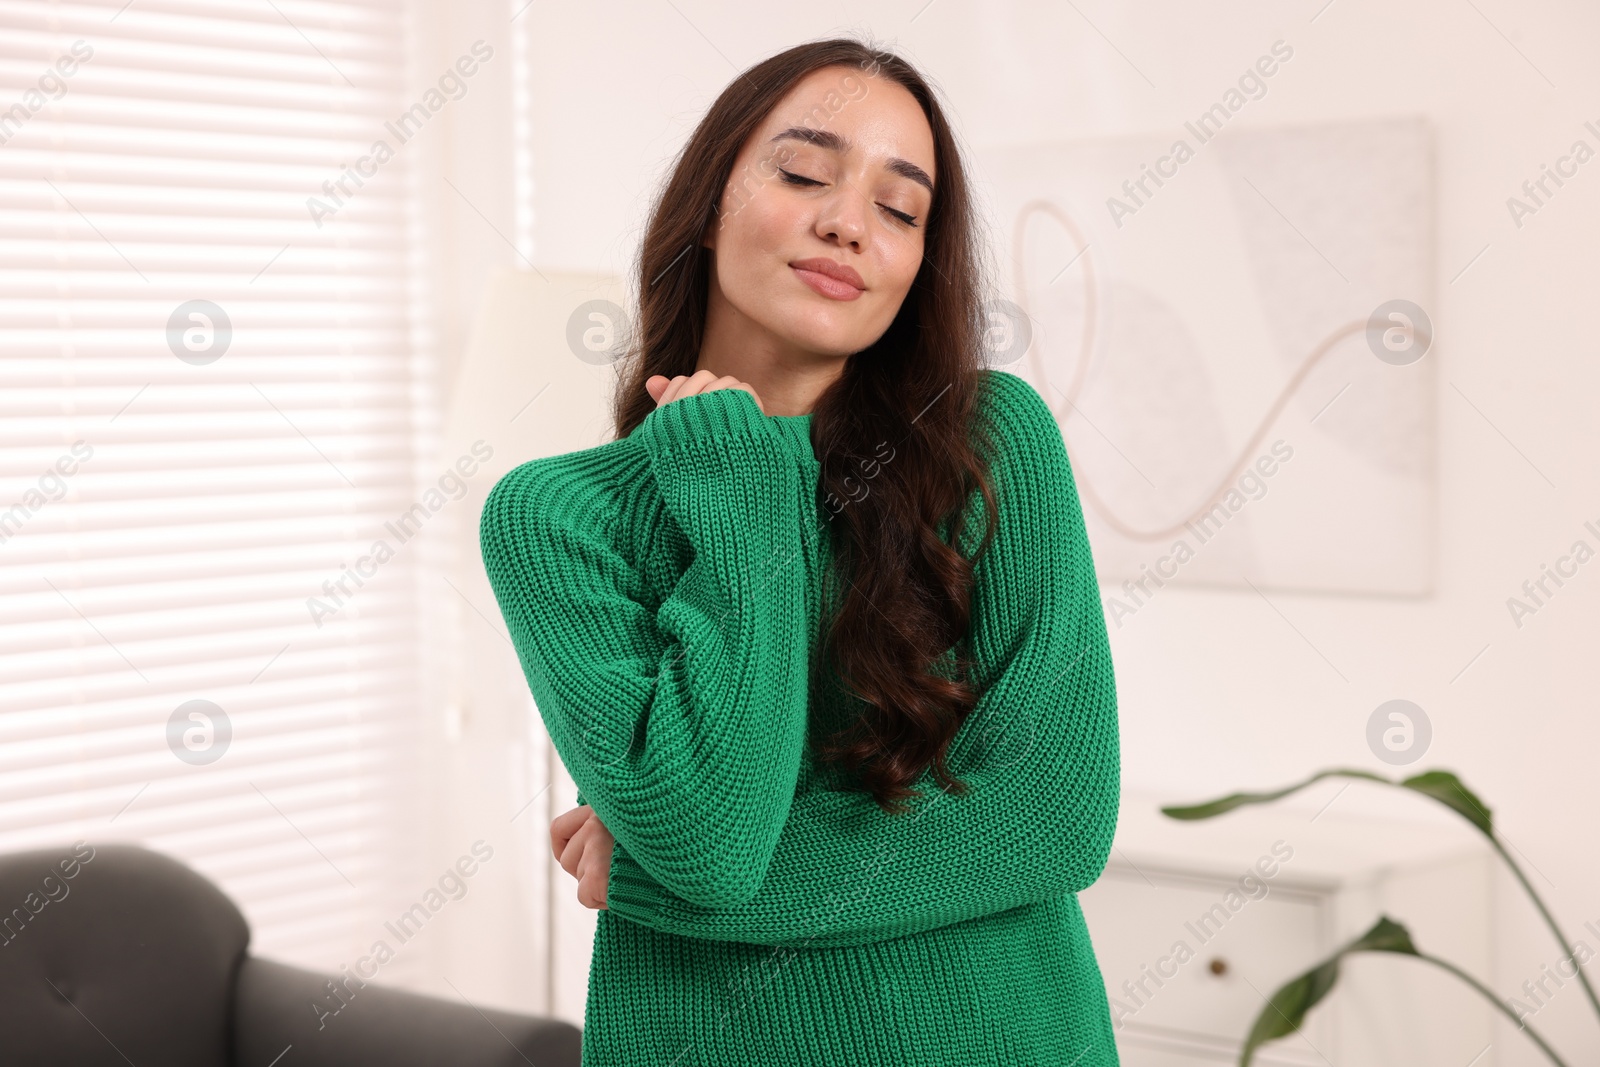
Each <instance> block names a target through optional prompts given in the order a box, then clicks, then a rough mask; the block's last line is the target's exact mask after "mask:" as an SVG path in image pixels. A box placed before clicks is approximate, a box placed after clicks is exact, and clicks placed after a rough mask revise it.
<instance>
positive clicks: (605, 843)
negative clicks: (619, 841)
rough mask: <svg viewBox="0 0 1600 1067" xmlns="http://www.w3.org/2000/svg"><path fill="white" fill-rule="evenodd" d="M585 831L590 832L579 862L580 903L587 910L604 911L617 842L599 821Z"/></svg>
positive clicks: (589, 825)
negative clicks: (612, 854)
mask: <svg viewBox="0 0 1600 1067" xmlns="http://www.w3.org/2000/svg"><path fill="white" fill-rule="evenodd" d="M591 828H592V829H591ZM585 829H586V830H590V832H589V833H588V835H587V836H586V837H585V839H584V845H583V855H582V857H580V859H579V860H578V872H577V877H578V903H579V904H582V905H583V906H584V907H586V908H594V909H596V910H604V908H605V906H606V888H607V886H608V885H609V883H610V881H611V849H612V846H613V845H614V844H615V843H616V841H615V839H614V838H613V837H612V836H611V831H610V830H607V829H606V827H605V824H604V823H602V822H601V821H600V820H599V819H591V820H590V821H589V823H587V824H586V826H585Z"/></svg>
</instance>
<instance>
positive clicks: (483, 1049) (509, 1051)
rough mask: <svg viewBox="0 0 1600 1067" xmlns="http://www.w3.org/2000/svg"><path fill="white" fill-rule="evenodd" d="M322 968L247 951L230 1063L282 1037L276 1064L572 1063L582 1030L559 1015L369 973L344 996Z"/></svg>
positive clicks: (505, 1066) (267, 1055) (246, 1059)
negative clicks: (441, 994)
mask: <svg viewBox="0 0 1600 1067" xmlns="http://www.w3.org/2000/svg"><path fill="white" fill-rule="evenodd" d="M329 977H330V976H328V975H322V974H317V973H314V972H312V971H306V970H302V969H300V968H298V967H291V966H289V965H287V964H283V963H277V962H275V961H273V960H266V959H261V958H258V957H254V956H246V957H245V959H244V962H243V963H242V964H241V965H240V968H239V976H238V979H237V981H236V982H235V984H234V1004H233V1020H234V1028H233V1047H234V1063H235V1065H236V1067H269V1065H271V1064H273V1063H274V1062H275V1061H276V1060H277V1058H278V1057H279V1056H280V1055H282V1054H283V1052H284V1050H285V1049H286V1048H288V1047H289V1046H293V1051H292V1052H291V1053H290V1054H289V1056H286V1057H284V1059H283V1062H282V1064H280V1065H279V1067H363V1065H365V1064H372V1065H374V1067H376V1065H380V1064H381V1065H382V1067H437V1065H438V1064H441V1063H448V1064H452V1065H454V1067H527V1065H528V1064H532V1065H533V1067H578V1060H579V1047H580V1039H581V1036H582V1033H583V1032H582V1030H581V1029H579V1028H578V1027H576V1026H573V1025H572V1024H571V1023H568V1022H565V1021H563V1020H560V1019H551V1018H543V1017H539V1016H533V1015H522V1014H518V1013H514V1012H506V1011H498V1010H494V1009H489V1008H485V1009H481V1010H480V1009H478V1008H475V1007H473V1006H471V1005H469V1004H465V1003H454V1002H452V1001H449V1000H443V999H440V998H438V997H430V996H423V995H420V994H417V993H410V992H406V991H404V990H399V989H393V988H384V987H382V986H379V985H376V984H374V983H372V982H367V983H366V984H365V985H363V986H360V987H356V988H354V989H353V992H349V993H347V994H346V999H345V1000H343V1001H341V1000H340V999H338V998H336V997H335V996H334V995H333V994H332V993H330V992H329V989H328V981H329ZM352 985H353V982H352ZM335 1009H337V1010H335Z"/></svg>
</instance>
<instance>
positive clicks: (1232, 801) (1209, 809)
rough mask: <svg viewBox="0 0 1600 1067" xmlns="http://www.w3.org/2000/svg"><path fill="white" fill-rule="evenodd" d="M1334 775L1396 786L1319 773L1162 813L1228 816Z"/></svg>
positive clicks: (1351, 773) (1352, 774)
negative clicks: (1275, 787) (1262, 790)
mask: <svg viewBox="0 0 1600 1067" xmlns="http://www.w3.org/2000/svg"><path fill="white" fill-rule="evenodd" d="M1334 775H1340V776H1343V777H1347V778H1367V779H1370V780H1372V781H1374V782H1383V783H1384V784H1385V785H1393V784H1394V783H1393V782H1391V781H1389V779H1387V778H1384V777H1381V776H1379V775H1376V774H1371V773H1369V772H1367V771H1356V770H1348V769H1336V770H1329V771H1318V772H1317V773H1316V774H1313V775H1312V776H1311V777H1310V778H1307V779H1306V780H1305V781H1303V782H1299V783H1297V784H1295V785H1291V786H1288V787H1286V788H1284V789H1278V790H1274V791H1273V792H1271V793H1231V794H1229V795H1228V796H1225V797H1219V798H1217V799H1216V800H1208V801H1206V802H1205V803H1203V804H1189V805H1176V804H1175V805H1169V806H1167V807H1164V808H1162V809H1161V813H1162V814H1163V815H1167V816H1170V817H1171V818H1174V819H1209V818H1211V817H1212V816H1215V815H1223V814H1226V813H1227V812H1230V811H1232V810H1233V809H1235V808H1242V807H1244V806H1245V805H1246V804H1266V803H1268V802H1270V801H1274V800H1277V799H1278V798H1279V797H1286V796H1288V795H1289V794H1290V793H1293V792H1296V791H1298V790H1301V789H1304V788H1305V787H1306V786H1308V785H1310V784H1311V783H1313V782H1318V781H1321V780H1322V779H1324V778H1329V777H1332V776H1334Z"/></svg>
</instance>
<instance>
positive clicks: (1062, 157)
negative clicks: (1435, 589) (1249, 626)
mask: <svg viewBox="0 0 1600 1067" xmlns="http://www.w3.org/2000/svg"><path fill="white" fill-rule="evenodd" d="M1207 133H1209V134H1210V136H1209V137H1205V136H1204V135H1205V134H1207ZM1202 138H1204V139H1202ZM979 165H980V167H981V168H982V169H983V171H984V176H985V177H986V178H987V180H988V188H989V193H990V196H991V197H992V203H993V206H994V209H995V210H996V212H997V215H996V217H997V218H998V220H999V221H1000V225H1001V227H1002V228H1003V231H1004V232H1002V233H1000V234H998V235H997V236H998V237H999V238H1000V240H999V242H998V243H999V244H1000V245H1001V246H1002V247H1003V250H1004V251H1003V256H1004V258H1003V259H1002V264H1003V265H1004V268H1005V270H1006V272H1007V276H1006V277H1005V279H1004V281H1005V283H1006V285H1005V287H1006V292H1007V298H1006V299H997V300H994V301H991V305H990V307H991V314H990V317H989V322H990V327H991V328H990V334H991V341H990V365H991V366H996V367H999V368H1000V369H1003V370H1008V371H1011V372H1012V373H1015V374H1018V375H1021V376H1022V377H1024V378H1026V379H1028V380H1029V381H1030V382H1031V383H1032V384H1033V385H1034V387H1035V388H1037V389H1038V390H1039V392H1040V394H1041V395H1042V396H1043V397H1044V399H1045V400H1046V402H1047V403H1048V404H1049V405H1050V406H1051V408H1052V409H1053V410H1054V411H1055V413H1056V418H1057V421H1058V422H1060V423H1061V426H1062V431H1063V435H1064V438H1065V440H1066V443H1067V449H1068V452H1069V454H1070V456H1071V459H1072V465H1073V473H1074V477H1075V480H1076V482H1077V486H1078V491H1079V496H1080V499H1081V501H1082V504H1083V509H1084V516H1085V521H1086V523H1087V526H1088V531H1089V537H1090V543H1091V546H1092V548H1093V551H1094V555H1095V564H1096V567H1097V569H1098V571H1099V575H1100V578H1101V581H1102V583H1103V584H1104V585H1105V586H1106V587H1107V588H1106V593H1107V596H1108V603H1109V602H1110V601H1111V598H1112V597H1113V596H1120V597H1124V598H1126V597H1133V598H1135V599H1133V600H1129V601H1127V603H1128V604H1129V606H1130V607H1134V608H1136V607H1137V605H1138V603H1140V602H1141V601H1140V599H1139V598H1140V594H1141V591H1142V592H1143V593H1144V594H1146V595H1153V593H1154V591H1155V590H1156V589H1159V588H1161V587H1162V586H1163V585H1165V584H1166V583H1168V582H1177V583H1179V584H1190V583H1193V584H1198V585H1221V586H1236V587H1239V588H1248V587H1250V586H1253V587H1255V588H1257V589H1261V590H1267V589H1273V588H1276V589H1292V590H1302V591H1326V592H1336V593H1345V594H1351V593H1354V594H1371V595H1388V596H1420V595H1427V594H1429V593H1431V591H1432V583H1433V565H1434V562H1433V543H1434V525H1435V521H1436V520H1435V478H1434V466H1435V457H1434V447H1435V446H1434V441H1435V436H1434V397H1435V392H1434V390H1435V372H1434V364H1435V363H1436V362H1437V360H1438V353H1437V351H1436V349H1435V346H1434V323H1433V320H1432V317H1431V316H1430V311H1431V309H1432V308H1433V306H1434V299H1433V291H1432V286H1433V233H1434V205H1433V185H1434V183H1433V151H1432V139H1431V133H1430V130H1429V128H1428V127H1427V125H1426V123H1425V122H1423V121H1422V120H1420V119H1415V120H1414V119H1393V120H1377V121H1359V122H1349V123H1338V124H1328V125H1316V126H1295V127H1285V128H1258V129H1228V130H1226V131H1220V130H1208V129H1207V128H1204V127H1201V128H1196V127H1195V126H1194V125H1193V124H1192V123H1185V124H1183V125H1182V126H1181V127H1180V128H1179V130H1178V132H1177V133H1175V134H1174V135H1172V136H1151V137H1136V138H1117V139H1099V140H1085V141H1073V142H1064V143H1060V144H1047V145H1035V146H1026V147H1017V148H1009V149H1003V150H995V151H991V152H989V153H986V154H983V155H981V156H980V157H979Z"/></svg>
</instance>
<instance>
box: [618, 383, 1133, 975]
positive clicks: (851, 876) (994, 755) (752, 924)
mask: <svg viewBox="0 0 1600 1067" xmlns="http://www.w3.org/2000/svg"><path fill="white" fill-rule="evenodd" d="M988 378H989V379H990V380H991V381H992V382H993V385H994V389H995V390H996V393H995V394H994V396H995V399H994V402H993V405H992V412H993V416H992V419H993V421H992V422H991V423H990V425H991V426H993V427H994V429H995V433H994V436H995V437H996V438H997V439H998V447H999V451H1000V455H999V457H998V458H997V459H996V460H995V461H994V463H993V464H992V467H991V476H992V478H993V480H994V484H995V494H996V503H997V505H998V508H999V516H998V526H997V529H996V531H995V536H994V540H993V541H992V543H991V544H990V546H989V549H988V551H987V552H986V553H985V554H984V555H983V556H981V557H980V558H979V560H978V562H977V563H976V565H975V577H976V581H977V585H976V587H975V589H974V592H973V597H974V600H973V622H972V625H973V631H972V650H973V654H974V657H975V658H976V659H977V660H978V661H979V662H980V664H982V665H983V666H984V667H985V668H988V670H987V674H988V679H987V681H988V684H987V686H986V687H984V688H983V690H982V695H981V697H980V699H979V702H978V704H977V705H976V707H975V708H974V709H973V711H972V712H971V714H970V715H969V716H968V718H967V719H966V720H965V721H964V722H963V723H962V727H961V730H960V731H959V732H958V733H957V736H956V738H955V739H954V740H953V741H952V744H951V748H950V761H949V762H950V766H951V769H952V773H954V774H955V775H956V777H958V778H960V779H961V780H962V781H964V782H965V783H966V784H967V786H968V788H969V790H970V791H969V793H968V794H967V795H965V796H956V795H954V794H952V793H945V792H942V791H940V790H939V789H938V786H937V782H936V780H934V779H933V778H932V776H931V772H930V773H925V775H924V777H923V779H922V780H921V781H919V782H918V783H917V786H916V788H918V789H920V790H921V791H922V792H923V793H924V794H926V795H925V796H924V797H923V798H922V799H919V800H915V801H913V802H912V807H911V808H910V810H909V811H907V812H905V813H903V814H900V815H888V814H884V813H883V812H882V811H881V810H880V809H879V808H878V806H877V805H876V803H874V802H873V800H872V798H871V797H870V796H869V795H867V794H865V793H860V792H843V791H830V790H815V791H808V792H805V793H803V794H802V795H800V796H798V797H796V798H795V800H794V804H793V806H792V808H791V810H790V814H789V820H788V823H787V824H786V825H785V827H784V828H783V833H782V835H781V836H780V838H779V840H778V846H777V851H776V853H775V855H774V857H773V860H772V864H771V866H770V867H769V868H768V869H767V873H766V878H765V880H764V881H763V882H762V885H761V887H760V889H759V890H758V891H757V893H756V894H755V895H754V896H753V897H752V898H750V899H749V900H747V901H743V902H741V903H739V904H737V905H734V906H732V907H720V908H718V907H709V908H708V907H705V906H703V905H701V904H699V903H697V902H694V901H688V900H684V899H683V898H681V897H680V896H679V895H677V894H675V893H673V892H672V891H671V887H669V886H664V885H662V884H660V883H659V882H657V881H656V880H654V879H653V878H651V877H650V876H649V873H648V870H647V869H646V868H644V867H642V866H641V865H640V864H639V863H638V862H637V859H638V858H637V857H636V856H634V855H633V853H632V851H631V850H629V849H627V848H626V847H623V846H624V843H623V842H622V840H621V838H620V837H619V838H618V847H617V848H615V849H614V850H613V853H612V867H611V877H610V882H609V885H608V888H607V907H608V908H609V909H610V910H611V911H612V912H614V913H615V914H617V915H619V916H622V917H624V918H627V919H630V920H633V921H636V922H639V923H643V924H645V925H647V926H650V927H653V928H655V929H657V930H661V931H664V932H668V933H673V934H679V935H683V936H688V937H697V938H707V939H713V940H725V941H743V942H750V943H755V944H770V945H786V946H793V947H830V946H838V945H853V944H862V943H866V942H871V941H878V940H884V939H888V938H894V937H901V936H905V935H909V934H914V933H919V932H921V931H924V930H928V929H932V928H934V927H938V926H943V925H946V924H949V923H956V922H961V921H962V920H966V919H972V918H975V917H978V916H983V915H988V914H991V913H994V912H999V911H1004V910H1007V909H1010V908H1015V907H1019V906H1021V905H1024V904H1028V903H1031V902H1035V901H1040V900H1044V899H1048V898H1050V897H1053V896H1056V895H1058V894H1061V893H1066V892H1077V891H1079V890H1082V889H1085V888H1087V887H1088V886H1089V885H1090V884H1092V883H1093V882H1094V881H1095V880H1096V879H1097V878H1098V877H1099V875H1100V872H1101V871H1102V870H1103V869H1104V867H1105V863H1106V859H1107V857H1108V855H1109V853H1110V851H1111V840H1112V836H1113V834H1114V832H1115V829H1116V821H1117V805H1118V793H1119V790H1120V766H1119V761H1120V751H1119V740H1118V735H1117V701H1116V687H1115V680H1114V677H1113V673H1112V664H1111V656H1110V647H1109V643H1108V640H1107V635H1106V628H1105V620H1104V616H1103V615H1102V612H1101V606H1100V597H1099V589H1098V585H1097V583H1096V579H1095V572H1094V564H1093V561H1092V559H1091V556H1090V551H1089V544H1088V540H1087V538H1086V536H1085V532H1084V524H1083V515H1082V511H1081V509H1080V507H1079V503H1078V496H1077V490H1076V487H1075V485H1074V483H1073V478H1072V472H1071V469H1070V467H1069V464H1068V459H1067V453H1066V448H1065V446H1064V444H1063V442H1062V437H1061V431H1060V427H1059V426H1058V425H1057V424H1056V421H1055V418H1054V416H1053V415H1052V414H1051V412H1050V410H1049V408H1048V407H1047V406H1046V405H1045V403H1044V400H1043V399H1042V398H1041V397H1040V396H1039V394H1038V393H1037V392H1035V391H1034V389H1033V387H1032V386H1031V385H1029V384H1028V383H1027V382H1025V381H1024V380H1023V379H1021V378H1018V377H1016V376H1015V375H1010V374H1005V373H1003V372H1000V373H993V374H990V375H989V376H988ZM980 499H981V498H980ZM980 518H981V516H980ZM972 527H973V524H971V523H968V524H967V528H968V529H972ZM977 529H978V530H979V531H980V532H981V529H982V523H981V522H979V523H978V524H977ZM974 543H975V539H974ZM601 821H602V822H603V821H604V816H603V815H602V816H601Z"/></svg>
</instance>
